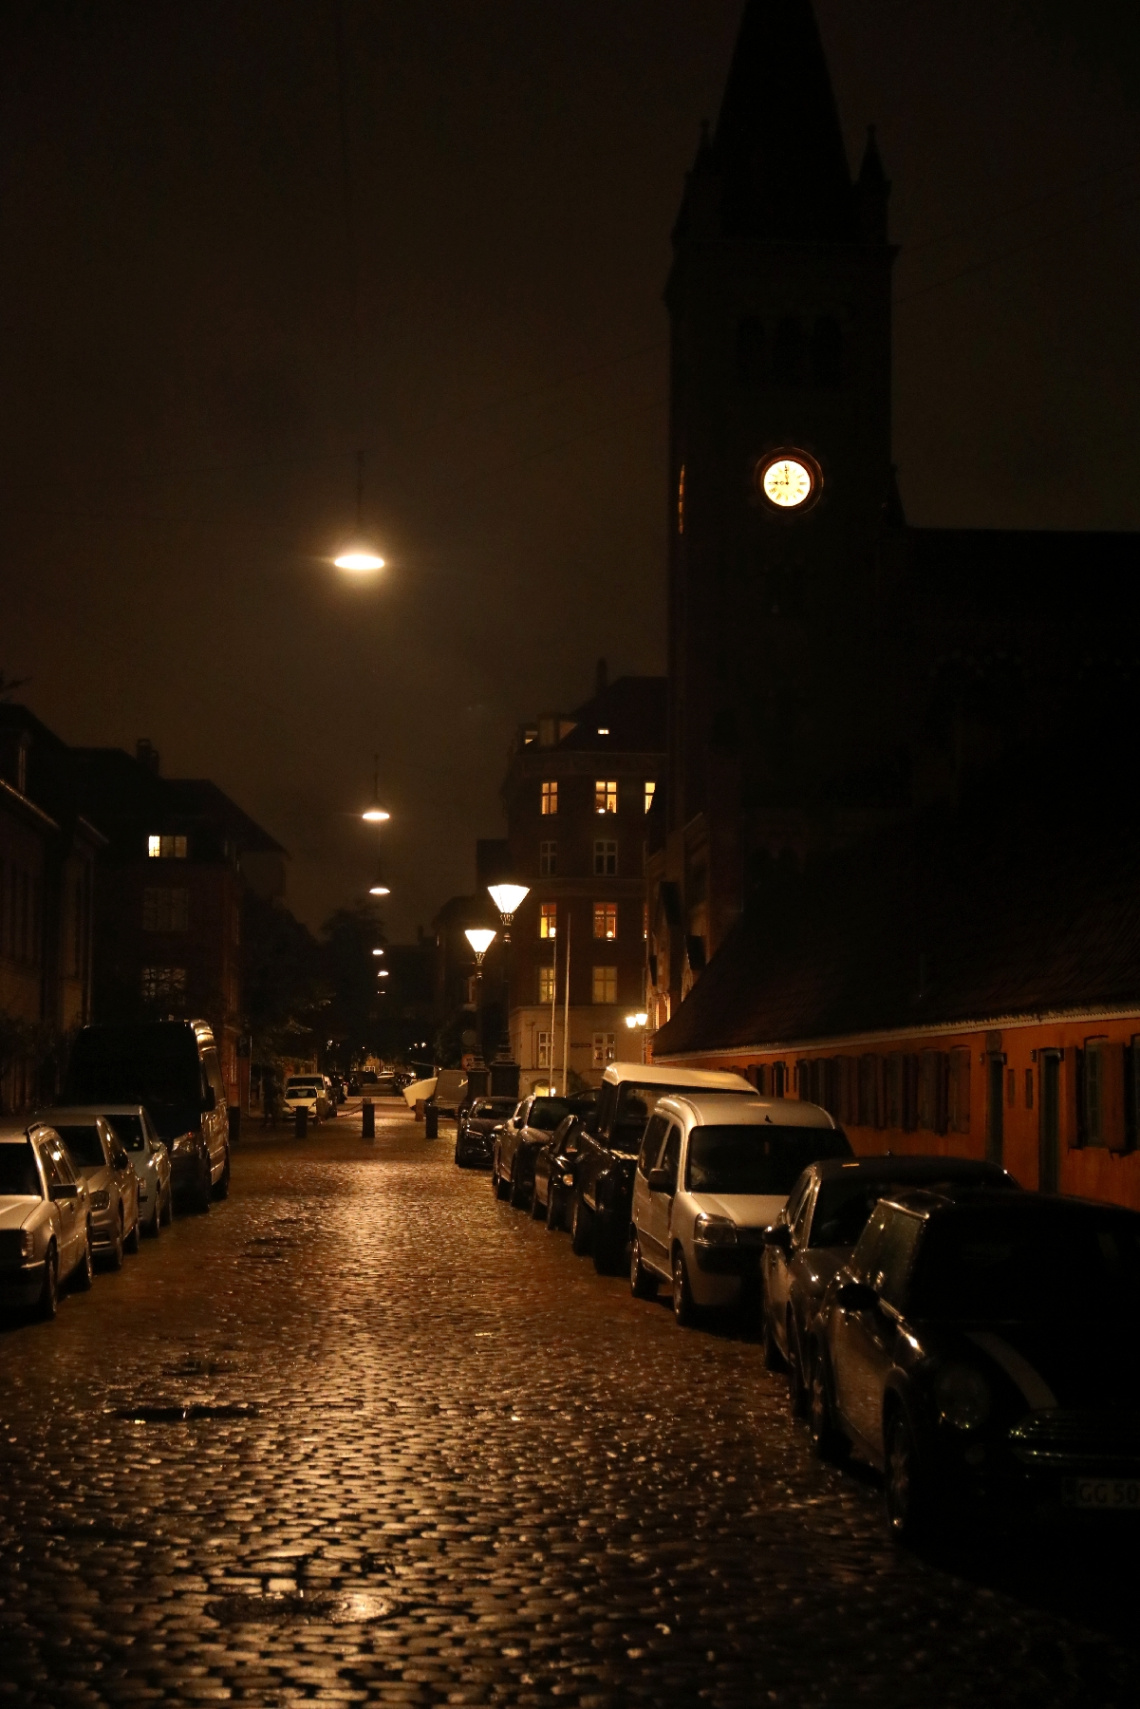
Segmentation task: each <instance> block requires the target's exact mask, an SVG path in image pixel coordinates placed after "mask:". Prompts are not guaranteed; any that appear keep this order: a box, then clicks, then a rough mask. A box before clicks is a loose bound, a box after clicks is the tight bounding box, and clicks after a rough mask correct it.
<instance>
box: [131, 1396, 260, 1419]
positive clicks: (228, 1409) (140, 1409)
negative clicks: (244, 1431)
mask: <svg viewBox="0 0 1140 1709" xmlns="http://www.w3.org/2000/svg"><path fill="white" fill-rule="evenodd" d="M112 1416H113V1417H115V1418H123V1419H126V1421H127V1423H128V1424H193V1423H196V1422H197V1421H198V1420H199V1419H205V1418H220V1419H232V1418H260V1417H261V1408H260V1407H259V1406H257V1405H256V1404H255V1403H254V1402H252V1401H235V1402H232V1403H225V1402H217V1403H215V1402H210V1401H193V1402H191V1403H190V1404H189V1405H181V1406H180V1405H177V1404H175V1405H157V1406H156V1405H149V1404H146V1403H144V1404H141V1405H138V1406H117V1407H115V1408H113V1409H112Z"/></svg>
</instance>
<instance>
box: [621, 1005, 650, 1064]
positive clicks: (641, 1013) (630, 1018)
mask: <svg viewBox="0 0 1140 1709" xmlns="http://www.w3.org/2000/svg"><path fill="white" fill-rule="evenodd" d="M625 1024H626V1026H627V1027H628V1028H629V1030H630V1032H631V1033H632V1032H640V1033H641V1060H642V1062H644V1061H645V1029H646V1027H647V1026H648V1025H649V1016H648V1015H647V1014H646V1012H645V1010H644V1009H638V1010H636V1011H635V1012H634V1013H633V1014H631V1015H627V1016H626V1017H625Z"/></svg>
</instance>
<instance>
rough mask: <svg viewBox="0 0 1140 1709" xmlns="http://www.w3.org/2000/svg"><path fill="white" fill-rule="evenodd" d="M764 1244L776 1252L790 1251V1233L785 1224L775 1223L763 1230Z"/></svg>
mask: <svg viewBox="0 0 1140 1709" xmlns="http://www.w3.org/2000/svg"><path fill="white" fill-rule="evenodd" d="M764 1244H765V1246H771V1247H772V1248H773V1249H774V1250H775V1251H777V1252H790V1251H791V1250H792V1231H791V1229H790V1228H789V1227H788V1225H787V1223H786V1222H775V1223H773V1224H772V1226H771V1228H766V1229H765V1230H764Z"/></svg>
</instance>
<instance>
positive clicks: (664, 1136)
mask: <svg viewBox="0 0 1140 1709" xmlns="http://www.w3.org/2000/svg"><path fill="white" fill-rule="evenodd" d="M850 1156H851V1146H850V1143H849V1142H848V1139H847V1136H846V1134H845V1133H844V1132H843V1131H842V1129H841V1128H838V1127H837V1126H836V1125H835V1122H834V1120H833V1119H832V1117H831V1116H829V1115H828V1113H827V1111H826V1110H823V1109H821V1108H820V1107H819V1105H818V1104H808V1103H803V1102H800V1101H799V1100H797V1099H778V1100H776V1101H774V1102H769V1101H768V1100H767V1099H760V1098H741V1097H739V1096H738V1095H737V1094H736V1093H734V1092H730V1093H727V1094H726V1093H723V1092H720V1093H718V1092H702V1093H695V1092H690V1093H688V1094H685V1095H682V1094H679V1093H678V1094H674V1095H673V1096H671V1097H668V1098H662V1099H661V1100H660V1101H659V1103H658V1105H657V1108H656V1109H655V1110H654V1112H653V1115H652V1116H651V1117H650V1119H649V1122H648V1123H647V1125H646V1129H645V1136H644V1139H643V1140H642V1144H641V1150H640V1152H639V1154H638V1158H637V1168H636V1171H635V1176H634V1186H633V1207H632V1211H631V1215H630V1260H629V1264H630V1270H629V1285H630V1288H631V1289H632V1291H633V1293H634V1294H635V1295H637V1296H638V1297H640V1298H643V1299H644V1298H651V1297H652V1296H653V1295H654V1294H656V1292H657V1290H658V1287H659V1286H660V1284H661V1283H662V1282H668V1283H669V1284H670V1286H671V1288H672V1294H673V1315H674V1317H675V1318H676V1319H677V1322H678V1323H680V1324H690V1323H692V1322H693V1321H694V1319H695V1317H696V1315H697V1312H698V1311H700V1310H702V1309H705V1310H707V1309H708V1308H710V1307H720V1308H724V1307H726V1306H732V1305H735V1304H736V1303H737V1302H738V1301H739V1299H740V1297H741V1290H742V1287H743V1286H744V1284H745V1282H747V1281H751V1280H753V1279H754V1278H755V1277H756V1276H757V1275H758V1272H759V1261H760V1254H761V1251H762V1250H763V1244H764V1231H765V1229H767V1228H768V1227H769V1226H770V1225H771V1224H772V1222H773V1221H774V1220H775V1218H776V1216H777V1214H778V1213H779V1212H780V1211H781V1210H782V1209H783V1206H784V1203H785V1201H786V1199H787V1196H788V1193H789V1191H790V1189H791V1188H792V1187H793V1186H794V1185H795V1182H796V1179H797V1177H798V1176H799V1174H800V1173H801V1171H802V1170H803V1169H804V1168H806V1166H807V1165H808V1164H809V1163H813V1162H815V1161H816V1160H817V1159H818V1158H824V1157H850Z"/></svg>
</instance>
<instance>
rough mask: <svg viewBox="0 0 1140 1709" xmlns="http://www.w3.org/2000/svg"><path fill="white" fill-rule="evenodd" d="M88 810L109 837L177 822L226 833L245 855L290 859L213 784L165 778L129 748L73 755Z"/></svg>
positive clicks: (81, 751) (78, 751)
mask: <svg viewBox="0 0 1140 1709" xmlns="http://www.w3.org/2000/svg"><path fill="white" fill-rule="evenodd" d="M72 752H73V754H74V756H75V761H76V768H77V774H78V776H79V778H80V780H81V783H80V788H81V791H82V795H83V801H84V807H85V810H86V812H87V813H88V815H89V817H90V818H91V819H93V820H94V821H95V823H96V824H98V825H99V826H100V828H101V829H103V830H105V831H106V832H107V833H108V834H109V835H112V836H114V835H119V836H122V835H133V834H134V833H135V832H136V831H137V829H138V826H139V824H140V822H141V820H143V819H145V820H146V821H147V823H148V826H149V828H150V829H151V830H154V831H158V830H160V829H161V828H162V827H163V826H164V824H169V823H170V822H171V821H174V820H177V821H178V823H179V826H183V825H187V824H193V823H194V822H197V823H199V824H207V825H209V826H210V827H211V828H213V829H216V830H219V831H222V832H224V833H225V834H226V835H227V836H228V837H230V838H231V839H232V840H233V843H234V845H235V846H236V848H237V849H238V850H240V852H241V853H243V854H284V853H285V850H284V849H283V848H282V847H281V844H280V843H279V842H277V841H276V839H275V838H274V837H271V836H270V834H269V832H268V831H266V830H264V829H263V828H262V827H261V826H260V825H259V824H257V822H256V821H255V820H253V819H251V818H250V816H249V814H248V813H245V812H243V811H242V809H241V808H240V807H239V806H238V805H237V803H236V802H235V801H232V800H231V799H230V797H229V796H228V795H227V794H226V793H225V791H224V790H221V789H219V788H218V786H217V784H215V783H211V782H210V781H209V779H207V778H178V777H162V776H160V774H159V773H158V772H157V771H156V770H155V769H154V766H153V765H148V764H145V763H144V762H142V761H141V760H138V759H136V758H135V757H134V756H133V755H132V754H128V753H127V752H126V751H125V750H124V749H123V748H75V749H73V750H72Z"/></svg>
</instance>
